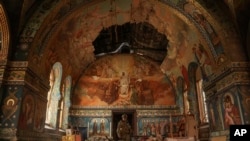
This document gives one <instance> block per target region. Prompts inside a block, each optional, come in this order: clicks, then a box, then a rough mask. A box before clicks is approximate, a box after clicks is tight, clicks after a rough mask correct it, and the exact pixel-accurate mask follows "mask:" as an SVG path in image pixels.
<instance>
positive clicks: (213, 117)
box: [208, 97, 224, 131]
mask: <svg viewBox="0 0 250 141" xmlns="http://www.w3.org/2000/svg"><path fill="white" fill-rule="evenodd" d="M208 106H209V107H208V115H209V121H211V122H210V128H211V130H212V131H218V130H222V129H223V119H224V118H223V115H222V110H221V100H220V97H215V98H213V100H212V101H209V103H208Z"/></svg>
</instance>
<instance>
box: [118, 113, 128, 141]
mask: <svg viewBox="0 0 250 141" xmlns="http://www.w3.org/2000/svg"><path fill="white" fill-rule="evenodd" d="M127 118H128V116H127V115H126V114H123V115H122V119H121V120H120V121H119V122H118V125H117V129H116V132H117V136H118V137H119V139H121V140H124V141H130V134H131V126H130V124H129V123H128V120H127Z"/></svg>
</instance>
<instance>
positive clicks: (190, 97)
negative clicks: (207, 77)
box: [188, 62, 200, 123]
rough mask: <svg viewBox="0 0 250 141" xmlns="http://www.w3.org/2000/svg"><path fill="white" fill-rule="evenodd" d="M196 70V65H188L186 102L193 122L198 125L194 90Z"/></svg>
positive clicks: (196, 100)
mask: <svg viewBox="0 0 250 141" xmlns="http://www.w3.org/2000/svg"><path fill="white" fill-rule="evenodd" d="M197 68H198V64H197V63H194V62H192V63H190V64H189V66H188V76H189V81H190V85H189V86H190V87H189V88H188V100H189V104H190V108H189V110H190V112H191V114H194V117H195V120H197V123H200V118H199V116H200V111H199V104H198V98H197V89H196V70H197Z"/></svg>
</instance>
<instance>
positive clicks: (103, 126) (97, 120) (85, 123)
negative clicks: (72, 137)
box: [69, 117, 112, 137]
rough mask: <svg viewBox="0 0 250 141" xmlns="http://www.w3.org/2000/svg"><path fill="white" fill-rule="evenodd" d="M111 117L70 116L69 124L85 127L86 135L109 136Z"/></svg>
mask: <svg viewBox="0 0 250 141" xmlns="http://www.w3.org/2000/svg"><path fill="white" fill-rule="evenodd" d="M110 121H111V119H110V118H107V117H70V119H69V125H70V126H72V127H76V129H78V128H81V127H87V129H88V130H87V136H88V137H98V136H99V137H101V136H104V137H105V136H111V126H112V125H111V122H110Z"/></svg>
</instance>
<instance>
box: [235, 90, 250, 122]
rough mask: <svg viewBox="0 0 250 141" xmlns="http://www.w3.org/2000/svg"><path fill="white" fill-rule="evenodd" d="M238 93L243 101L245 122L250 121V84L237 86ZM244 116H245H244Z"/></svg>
mask: <svg viewBox="0 0 250 141" xmlns="http://www.w3.org/2000/svg"><path fill="white" fill-rule="evenodd" d="M237 93H238V96H239V99H240V102H241V107H242V115H244V121H245V124H249V123H250V108H249V107H250V89H249V86H239V87H237ZM242 118H243V117H242Z"/></svg>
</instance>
